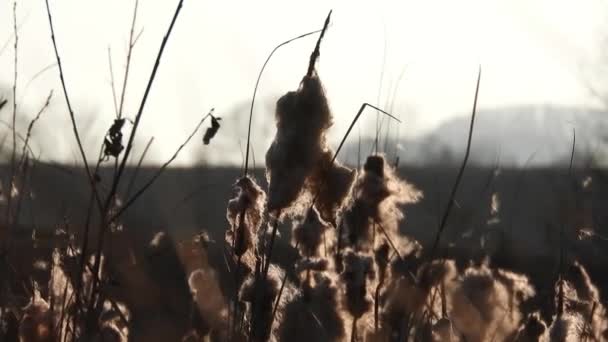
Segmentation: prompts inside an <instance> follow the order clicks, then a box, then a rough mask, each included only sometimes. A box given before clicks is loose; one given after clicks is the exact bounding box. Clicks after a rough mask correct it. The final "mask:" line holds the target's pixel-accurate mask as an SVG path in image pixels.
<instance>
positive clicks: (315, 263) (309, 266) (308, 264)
mask: <svg viewBox="0 0 608 342" xmlns="http://www.w3.org/2000/svg"><path fill="white" fill-rule="evenodd" d="M328 268H329V261H327V259H322V258H314V259H313V258H303V259H300V260H298V262H297V263H296V267H295V270H296V273H302V272H305V271H313V272H323V271H327V269H328Z"/></svg>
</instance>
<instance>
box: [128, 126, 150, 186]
mask: <svg viewBox="0 0 608 342" xmlns="http://www.w3.org/2000/svg"><path fill="white" fill-rule="evenodd" d="M153 142H154V137H151V138H150V140H148V143H147V144H146V148H144V151H143V152H142V154H141V156H140V157H139V161H138V162H137V167H135V171H133V176H132V177H131V181H130V182H129V185H128V186H127V192H126V194H125V198H129V196H131V191H132V190H133V186H134V185H135V180H136V179H137V174H138V173H139V170H141V164H142V163H143V161H144V158H146V154H148V150H149V149H150V146H152V143H153Z"/></svg>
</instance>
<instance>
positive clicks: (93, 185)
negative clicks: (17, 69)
mask: <svg viewBox="0 0 608 342" xmlns="http://www.w3.org/2000/svg"><path fill="white" fill-rule="evenodd" d="M45 3H46V12H47V14H48V18H49V26H50V29H51V40H52V42H53V49H54V51H55V58H56V59H57V67H58V68H59V79H60V80H61V87H62V89H63V95H64V97H65V102H66V104H67V106H68V112H69V115H70V120H71V122H72V130H73V131H74V137H75V138H76V143H77V144H78V150H79V151H80V156H81V158H82V161H83V163H84V167H85V170H86V173H87V177H88V179H89V183H90V185H91V188H92V190H93V193H94V194H95V199H96V201H97V205H98V207H99V209H101V208H102V203H101V198H100V197H99V193H98V192H97V186H96V182H95V179H94V177H93V175H92V174H91V170H90V169H89V162H88V161H87V156H86V154H85V152H84V148H83V146H82V141H81V139H80V133H78V126H77V125H76V117H75V116H74V110H73V109H72V104H71V102H70V97H69V95H68V90H67V87H66V84H65V77H64V74H63V67H62V65H61V58H60V57H59V50H58V49H57V41H56V39H55V29H54V28H53V17H52V15H51V8H50V6H49V0H45Z"/></svg>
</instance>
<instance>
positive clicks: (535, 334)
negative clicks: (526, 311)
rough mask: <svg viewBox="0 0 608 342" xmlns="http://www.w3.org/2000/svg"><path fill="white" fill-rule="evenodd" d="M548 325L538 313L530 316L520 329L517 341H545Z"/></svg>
mask: <svg viewBox="0 0 608 342" xmlns="http://www.w3.org/2000/svg"><path fill="white" fill-rule="evenodd" d="M546 332H547V324H546V323H545V321H543V319H542V318H541V317H540V314H539V313H538V312H535V313H532V314H530V315H528V317H527V318H526V321H525V323H524V324H523V325H522V326H521V327H520V328H519V330H518V331H517V334H516V339H515V340H516V341H518V342H519V341H521V342H533V341H545V340H546V339H545V338H544V337H546V336H545V333H546Z"/></svg>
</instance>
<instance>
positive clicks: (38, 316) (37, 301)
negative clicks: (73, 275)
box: [19, 291, 54, 342]
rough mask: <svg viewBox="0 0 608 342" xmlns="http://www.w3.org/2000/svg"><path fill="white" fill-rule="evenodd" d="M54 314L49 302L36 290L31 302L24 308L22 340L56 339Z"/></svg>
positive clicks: (20, 331)
mask: <svg viewBox="0 0 608 342" xmlns="http://www.w3.org/2000/svg"><path fill="white" fill-rule="evenodd" d="M53 326H54V325H53V314H52V311H51V310H50V307H49V304H48V303H47V302H46V301H45V300H44V299H42V298H41V297H40V293H39V292H38V291H35V293H34V297H33V298H32V299H31V301H30V303H29V304H28V305H27V306H26V307H25V308H24V309H23V316H22V317H21V323H20V325H19V340H20V341H22V342H51V341H53V340H54V333H53Z"/></svg>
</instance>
